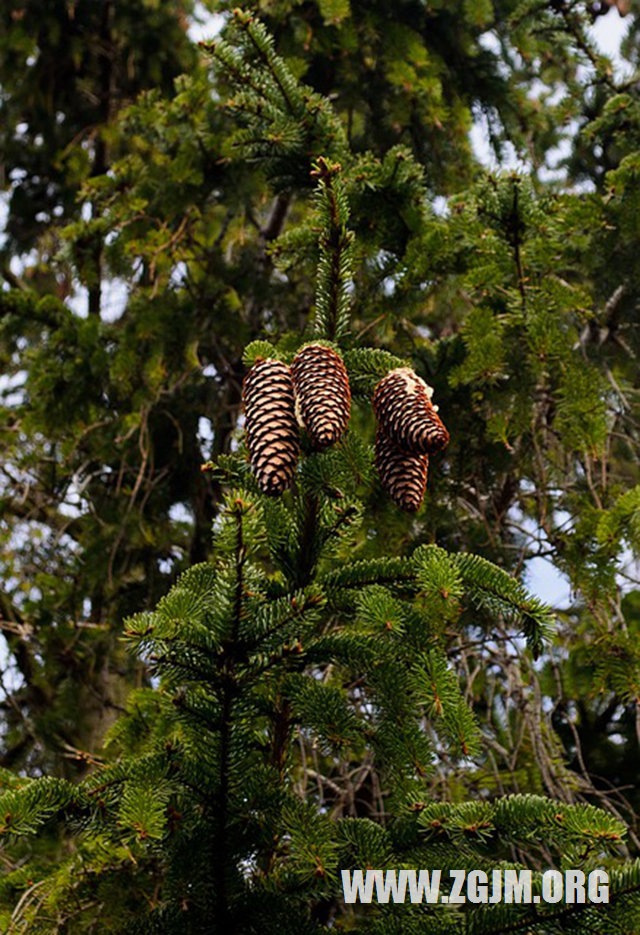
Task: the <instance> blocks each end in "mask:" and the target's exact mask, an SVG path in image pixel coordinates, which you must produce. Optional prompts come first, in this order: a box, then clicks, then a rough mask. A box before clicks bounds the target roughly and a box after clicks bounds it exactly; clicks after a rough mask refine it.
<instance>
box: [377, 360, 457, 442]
mask: <svg viewBox="0 0 640 935" xmlns="http://www.w3.org/2000/svg"><path fill="white" fill-rule="evenodd" d="M432 392H433V391H432V390H431V387H429V386H427V384H426V383H425V382H424V380H421V379H420V377H419V376H418V375H417V374H416V373H414V372H413V370H410V369H409V368H408V367H398V369H397V370H392V371H391V372H390V373H388V374H387V375H386V377H383V378H382V380H380V382H379V383H378V385H377V386H376V388H375V390H374V393H373V408H374V411H375V414H376V417H377V419H378V422H379V423H380V425H381V426H382V428H383V430H384V432H385V433H386V435H387V436H388V437H389V438H390V439H391V440H392V441H394V442H395V443H396V444H397V445H399V446H400V448H403V449H404V450H405V451H409V452H412V453H413V454H433V453H434V452H436V451H441V450H442V449H443V448H446V446H447V445H448V444H449V433H448V432H447V430H446V428H445V427H444V425H443V424H442V421H441V419H440V417H439V416H438V413H437V412H436V409H435V407H434V406H432V405H431V394H432Z"/></svg>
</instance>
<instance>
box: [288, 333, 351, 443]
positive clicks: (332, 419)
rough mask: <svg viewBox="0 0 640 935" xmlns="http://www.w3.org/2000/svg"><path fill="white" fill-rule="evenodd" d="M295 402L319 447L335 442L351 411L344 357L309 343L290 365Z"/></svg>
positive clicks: (310, 434)
mask: <svg viewBox="0 0 640 935" xmlns="http://www.w3.org/2000/svg"><path fill="white" fill-rule="evenodd" d="M291 372H292V374H293V386H294V390H295V394H296V402H297V403H298V405H299V406H300V414H301V416H302V420H303V422H304V424H305V426H306V428H307V431H308V433H309V437H310V438H311V441H312V443H313V445H314V446H315V447H316V448H326V447H327V446H328V445H333V444H335V442H337V441H338V439H339V438H340V437H341V435H342V434H343V433H344V431H345V429H346V427H347V424H348V422H349V415H350V414H351V391H350V389H349V376H348V374H347V369H346V367H345V365H344V364H343V362H342V358H341V357H340V355H339V354H336V352H335V351H333V350H331V348H330V347H324V346H323V345H322V344H307V346H306V347H303V348H302V350H300V351H298V353H297V354H296V356H295V358H294V361H293V364H292V365H291Z"/></svg>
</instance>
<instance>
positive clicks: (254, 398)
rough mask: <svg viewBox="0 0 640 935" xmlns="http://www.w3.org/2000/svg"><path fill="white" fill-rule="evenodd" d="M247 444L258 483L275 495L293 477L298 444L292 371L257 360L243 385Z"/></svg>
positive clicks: (285, 367) (271, 494) (273, 363)
mask: <svg viewBox="0 0 640 935" xmlns="http://www.w3.org/2000/svg"><path fill="white" fill-rule="evenodd" d="M242 401H243V403H244V411H245V430H246V435H247V446H248V448H249V455H250V458H251V466H252V467H253V470H254V473H255V475H256V479H257V481H258V486H259V487H260V490H261V491H262V492H263V493H264V494H267V496H270V497H277V496H278V495H279V494H281V493H282V492H283V491H284V490H286V489H287V487H289V485H290V484H291V481H292V480H293V475H294V473H295V469H296V464H297V462H298V454H299V451H300V443H299V437H298V423H297V421H296V414H295V402H294V397H293V380H292V378H291V371H290V370H289V367H287V365H286V364H283V363H282V362H281V361H279V360H272V359H268V360H264V359H258V360H257V361H256V362H255V364H254V365H253V367H252V368H251V370H250V371H249V373H248V374H247V375H246V377H245V378H244V382H243V384H242Z"/></svg>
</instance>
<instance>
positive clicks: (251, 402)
mask: <svg viewBox="0 0 640 935" xmlns="http://www.w3.org/2000/svg"><path fill="white" fill-rule="evenodd" d="M242 400H243V404H244V411H245V426H246V436H247V447H248V449H249V458H250V461H251V466H252V467H253V470H254V473H255V475H256V480H257V482H258V486H259V487H260V490H261V491H262V492H263V493H264V494H266V495H267V496H279V495H280V494H281V493H283V492H284V491H285V490H286V489H287V487H289V486H290V484H291V482H292V480H293V476H294V474H295V470H296V464H297V462H298V456H299V453H300V439H299V420H298V416H299V417H300V423H301V424H302V425H304V426H305V427H306V429H307V432H308V433H309V438H310V439H311V442H312V444H313V445H314V447H315V448H326V447H327V446H329V445H333V444H335V443H336V442H337V441H338V440H339V439H340V438H341V436H342V435H343V434H344V431H345V429H346V428H347V424H348V422H349V416H350V413H351V391H350V389H349V377H348V375H347V370H346V367H345V366H344V364H343V362H342V358H341V357H340V355H339V354H337V353H336V352H335V351H334V350H332V349H331V348H329V347H324V346H323V345H321V344H308V345H307V346H306V347H303V348H302V349H301V350H300V351H299V352H298V354H297V355H296V357H295V358H294V361H293V364H292V366H291V368H289V367H288V366H287V365H286V364H284V363H282V361H279V360H274V359H272V358H268V359H266V360H265V359H264V358H258V360H256V362H255V363H254V365H253V367H252V368H251V370H250V371H249V373H248V374H247V375H246V377H245V379H244V383H243V386H242Z"/></svg>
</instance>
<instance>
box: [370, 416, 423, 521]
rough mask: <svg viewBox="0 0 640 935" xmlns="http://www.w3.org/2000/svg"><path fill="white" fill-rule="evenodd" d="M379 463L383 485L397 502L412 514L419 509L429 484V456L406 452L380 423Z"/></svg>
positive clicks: (377, 441) (378, 436) (376, 458)
mask: <svg viewBox="0 0 640 935" xmlns="http://www.w3.org/2000/svg"><path fill="white" fill-rule="evenodd" d="M375 465H376V470H377V471H378V474H379V475H380V480H381V482H382V486H383V487H384V489H385V490H386V491H387V493H388V494H389V496H390V497H391V499H392V500H393V502H394V503H395V504H397V506H399V507H400V509H401V510H406V511H407V512H408V513H415V512H416V510H419V509H420V504H421V503H422V500H423V498H424V492H425V489H426V486H427V468H428V467H429V455H415V454H410V453H409V452H407V451H403V450H402V448H398V446H397V445H396V444H394V442H392V441H391V440H390V439H389V438H388V437H387V436H386V435H385V433H384V432H383V431H382V429H381V428H380V426H378V430H377V432H376V454H375Z"/></svg>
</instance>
